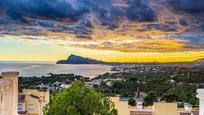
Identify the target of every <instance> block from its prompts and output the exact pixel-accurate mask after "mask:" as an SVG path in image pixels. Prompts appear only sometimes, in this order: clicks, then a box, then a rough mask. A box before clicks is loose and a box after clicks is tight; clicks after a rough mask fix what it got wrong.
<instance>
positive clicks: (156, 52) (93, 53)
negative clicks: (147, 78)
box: [0, 0, 204, 62]
mask: <svg viewBox="0 0 204 115" xmlns="http://www.w3.org/2000/svg"><path fill="white" fill-rule="evenodd" d="M203 6H204V1H203V0H197V2H193V0H15V1H9V0H1V1H0V61H57V60H61V59H66V58H67V57H68V56H69V55H71V54H75V55H80V56H84V57H89V58H94V59H98V60H103V61H108V62H185V61H194V60H197V59H201V58H204V21H203V20H204V7H203Z"/></svg>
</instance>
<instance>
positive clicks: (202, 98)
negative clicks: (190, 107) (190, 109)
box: [197, 89, 204, 115]
mask: <svg viewBox="0 0 204 115" xmlns="http://www.w3.org/2000/svg"><path fill="white" fill-rule="evenodd" d="M197 93H198V94H197V97H198V98H199V115H204V89H198V90H197Z"/></svg>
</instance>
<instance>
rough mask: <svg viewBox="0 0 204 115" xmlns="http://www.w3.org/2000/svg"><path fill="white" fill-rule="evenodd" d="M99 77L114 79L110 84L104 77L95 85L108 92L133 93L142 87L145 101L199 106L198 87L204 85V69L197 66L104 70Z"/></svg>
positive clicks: (122, 94)
mask: <svg viewBox="0 0 204 115" xmlns="http://www.w3.org/2000/svg"><path fill="white" fill-rule="evenodd" d="M137 69H138V68H137ZM137 69H135V70H137ZM118 78H120V79H121V80H117V79H118ZM96 79H115V80H112V86H111V87H110V86H107V85H106V83H105V81H104V83H102V84H101V85H100V86H97V87H96V88H97V90H99V91H101V92H103V93H105V94H106V95H111V96H114V95H121V96H124V97H134V96H135V92H138V91H139V92H140V93H142V94H143V95H141V96H142V97H143V98H144V101H145V105H152V104H153V102H154V101H157V99H158V101H166V102H181V103H190V104H192V105H193V106H198V99H197V98H196V89H198V88H204V71H203V69H202V68H195V67H194V68H188V67H180V68H178V67H161V68H160V70H158V71H143V72H139V70H138V71H136V72H127V73H113V74H104V75H100V76H99V77H97V78H96ZM152 92H153V93H154V95H152ZM150 94H151V95H150Z"/></svg>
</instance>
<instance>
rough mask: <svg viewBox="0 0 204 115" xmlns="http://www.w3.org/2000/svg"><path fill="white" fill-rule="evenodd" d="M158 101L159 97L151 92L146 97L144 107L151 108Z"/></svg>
mask: <svg viewBox="0 0 204 115" xmlns="http://www.w3.org/2000/svg"><path fill="white" fill-rule="evenodd" d="M156 101H157V96H156V94H155V92H153V91H150V92H149V93H147V95H146V96H145V97H144V105H145V106H150V105H153V104H154V102H156Z"/></svg>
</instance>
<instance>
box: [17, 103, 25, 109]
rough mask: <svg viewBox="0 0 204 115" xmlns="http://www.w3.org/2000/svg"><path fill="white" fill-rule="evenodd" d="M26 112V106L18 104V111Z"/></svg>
mask: <svg viewBox="0 0 204 115" xmlns="http://www.w3.org/2000/svg"><path fill="white" fill-rule="evenodd" d="M23 110H24V105H23V104H22V103H19V104H18V111H23Z"/></svg>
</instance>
